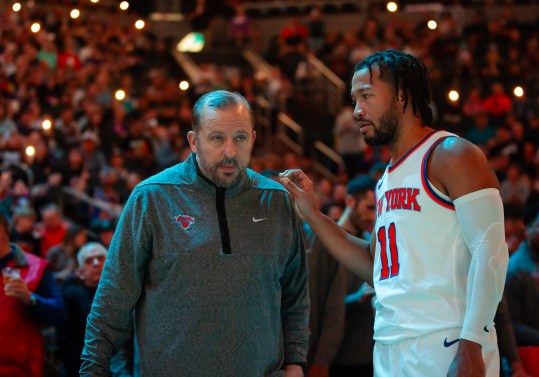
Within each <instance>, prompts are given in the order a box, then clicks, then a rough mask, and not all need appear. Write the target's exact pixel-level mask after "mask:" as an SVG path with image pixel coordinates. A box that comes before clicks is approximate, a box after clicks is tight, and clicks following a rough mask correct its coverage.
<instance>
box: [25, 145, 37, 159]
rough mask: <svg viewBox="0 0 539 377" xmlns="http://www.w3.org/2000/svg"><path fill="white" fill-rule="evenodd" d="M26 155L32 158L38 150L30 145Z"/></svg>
mask: <svg viewBox="0 0 539 377" xmlns="http://www.w3.org/2000/svg"><path fill="white" fill-rule="evenodd" d="M25 153H26V155H27V156H28V157H32V156H33V155H35V154H36V149H35V148H34V147H33V146H31V145H29V146H27V147H26V150H25Z"/></svg>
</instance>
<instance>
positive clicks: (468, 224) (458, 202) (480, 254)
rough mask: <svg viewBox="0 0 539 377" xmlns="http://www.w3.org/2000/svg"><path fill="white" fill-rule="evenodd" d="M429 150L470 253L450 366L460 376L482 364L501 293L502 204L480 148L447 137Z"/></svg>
mask: <svg viewBox="0 0 539 377" xmlns="http://www.w3.org/2000/svg"><path fill="white" fill-rule="evenodd" d="M434 152H435V153H434V155H433V156H432V159H431V160H430V161H429V164H430V166H429V177H432V178H433V180H434V181H435V182H433V183H434V184H435V185H437V186H438V187H439V188H440V184H441V188H442V189H443V190H444V191H445V192H447V194H448V195H449V197H450V198H451V199H452V200H453V203H454V205H455V211H456V213H457V216H458V219H459V222H460V225H461V229H462V233H463V236H464V239H465V241H466V244H467V245H468V248H469V250H470V253H471V264H470V270H469V273H468V285H467V298H466V313H465V317H464V323H463V327H462V332H461V335H460V338H461V339H462V341H461V342H460V343H459V350H458V351H457V355H456V356H455V360H454V361H453V364H452V366H451V369H450V375H457V376H459V375H464V374H463V373H464V371H465V369H469V367H470V366H472V365H473V364H475V365H477V367H478V370H481V369H482V368H484V365H483V364H482V363H483V360H482V357H481V346H482V345H484V343H485V341H486V339H487V335H488V329H489V328H490V327H491V324H492V322H493V319H494V315H495V313H496V308H497V306H498V303H499V302H500V300H501V298H502V293H503V287H504V282H505V274H506V272H507V261H508V252H507V244H506V243H505V232H504V221H503V204H502V201H501V198H500V195H499V192H498V189H497V188H498V181H497V179H496V177H495V175H494V173H493V172H492V170H491V169H490V168H489V166H488V164H487V161H486V159H485V157H484V155H483V153H482V152H481V150H480V149H479V148H477V147H476V146H474V145H473V144H471V143H469V142H467V141H466V140H463V139H457V138H451V139H448V140H446V141H444V142H442V144H441V145H440V147H437V148H436V149H435V150H434ZM431 173H432V174H431ZM478 364H481V366H479V365H478ZM472 370H473V368H472ZM452 371H453V372H455V373H454V374H452V373H451V372H452ZM474 375H475V374H474Z"/></svg>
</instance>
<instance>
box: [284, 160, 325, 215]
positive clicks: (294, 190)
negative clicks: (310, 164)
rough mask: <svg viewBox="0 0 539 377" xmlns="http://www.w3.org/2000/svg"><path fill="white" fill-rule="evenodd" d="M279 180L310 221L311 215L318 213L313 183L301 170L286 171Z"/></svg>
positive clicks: (301, 212)
mask: <svg viewBox="0 0 539 377" xmlns="http://www.w3.org/2000/svg"><path fill="white" fill-rule="evenodd" d="M279 178H280V180H281V183H282V184H283V186H284V187H286V189H287V190H288V192H290V194H291V195H292V197H293V198H294V200H295V202H296V208H297V209H298V211H299V213H300V214H301V215H302V216H303V217H305V218H306V219H308V218H309V216H310V215H312V214H313V213H314V212H317V211H318V207H317V206H316V199H315V194H314V185H313V181H311V180H310V179H309V177H307V175H306V174H305V173H304V172H303V171H301V170H300V169H290V170H286V171H285V172H284V173H280V174H279Z"/></svg>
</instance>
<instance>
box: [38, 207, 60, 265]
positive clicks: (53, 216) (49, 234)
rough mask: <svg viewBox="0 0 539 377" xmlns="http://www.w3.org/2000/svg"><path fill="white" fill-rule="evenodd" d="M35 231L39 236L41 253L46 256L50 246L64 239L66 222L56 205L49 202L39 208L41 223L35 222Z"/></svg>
mask: <svg viewBox="0 0 539 377" xmlns="http://www.w3.org/2000/svg"><path fill="white" fill-rule="evenodd" d="M36 231H37V233H38V234H39V236H40V238H41V255H42V257H43V258H46V257H47V254H48V252H49V249H50V248H51V247H53V246H56V245H59V244H61V243H62V242H63V241H64V237H65V234H66V231H67V223H66V222H64V220H62V214H61V213H60V208H58V206H57V205H55V204H49V205H46V206H45V207H44V208H43V209H42V210H41V223H39V224H37V226H36Z"/></svg>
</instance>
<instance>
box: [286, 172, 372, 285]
mask: <svg viewBox="0 0 539 377" xmlns="http://www.w3.org/2000/svg"><path fill="white" fill-rule="evenodd" d="M280 178H281V182H282V184H283V185H284V187H286V189H287V190H288V191H289V192H290V194H291V195H292V196H293V197H294V200H295V203H296V208H297V209H298V211H299V213H300V215H301V216H303V218H304V219H305V221H307V223H309V225H310V226H311V228H312V230H313V232H314V233H315V234H316V236H317V237H318V239H319V240H320V241H321V242H322V243H323V244H324V246H325V247H326V248H327V249H328V250H329V252H330V253H331V254H332V255H333V256H334V257H335V259H337V260H338V261H339V263H341V264H342V265H344V266H345V267H346V268H347V269H349V270H350V271H352V272H353V273H355V274H356V275H358V276H360V277H361V278H362V279H363V280H366V281H368V282H369V283H370V284H371V285H372V269H373V259H372V255H371V252H370V243H369V242H368V241H366V240H362V239H360V238H357V237H354V236H352V235H350V234H348V233H346V232H345V231H344V230H343V229H342V228H341V227H340V226H338V225H337V224H336V223H335V222H334V221H333V220H331V219H330V218H329V217H327V216H325V215H324V214H323V213H321V212H320V211H319V210H318V208H317V206H316V204H315V199H314V187H313V182H312V181H311V180H310V179H309V177H307V175H305V173H304V172H303V171H301V170H299V169H293V170H287V171H285V172H284V173H281V174H280Z"/></svg>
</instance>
